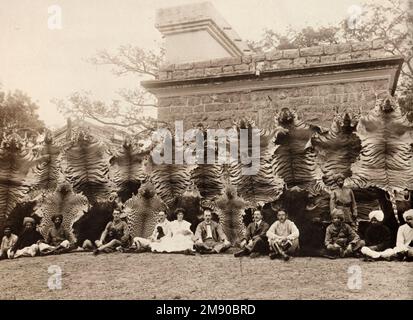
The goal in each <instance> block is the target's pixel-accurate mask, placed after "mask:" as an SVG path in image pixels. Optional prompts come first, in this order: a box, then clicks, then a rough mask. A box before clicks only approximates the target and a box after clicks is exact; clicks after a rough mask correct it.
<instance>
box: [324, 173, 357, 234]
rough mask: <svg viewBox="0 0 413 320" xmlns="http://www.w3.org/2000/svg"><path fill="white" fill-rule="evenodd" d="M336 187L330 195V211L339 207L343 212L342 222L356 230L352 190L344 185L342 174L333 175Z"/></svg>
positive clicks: (355, 206)
mask: <svg viewBox="0 0 413 320" xmlns="http://www.w3.org/2000/svg"><path fill="white" fill-rule="evenodd" d="M335 182H336V185H337V188H336V189H334V190H333V191H332V192H331V195H330V213H331V214H332V213H333V211H334V210H335V209H340V210H341V211H342V212H343V214H344V222H345V223H347V224H349V225H350V226H351V227H352V228H353V229H354V230H357V204H356V199H355V197H354V193H353V190H351V189H350V188H347V187H345V186H344V176H343V175H342V174H337V175H336V176H335Z"/></svg>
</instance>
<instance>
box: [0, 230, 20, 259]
mask: <svg viewBox="0 0 413 320" xmlns="http://www.w3.org/2000/svg"><path fill="white" fill-rule="evenodd" d="M3 233H4V236H3V238H2V239H1V245H0V260H1V259H7V251H8V250H9V249H11V248H12V247H13V246H14V244H15V243H16V242H17V236H16V235H15V234H13V233H12V232H11V226H9V225H6V226H5V227H4V231H3Z"/></svg>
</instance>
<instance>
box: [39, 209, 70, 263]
mask: <svg viewBox="0 0 413 320" xmlns="http://www.w3.org/2000/svg"><path fill="white" fill-rule="evenodd" d="M51 219H52V222H53V226H52V227H50V229H49V230H48V231H47V235H46V243H43V242H41V243H39V250H40V254H41V255H48V254H59V253H64V252H68V251H69V250H70V249H72V248H73V243H74V240H73V237H72V235H71V234H70V232H68V231H67V230H66V229H65V228H64V227H63V226H62V223H63V215H62V214H60V213H59V214H54V215H53V216H52V218H51Z"/></svg>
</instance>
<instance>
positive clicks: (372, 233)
mask: <svg viewBox="0 0 413 320" xmlns="http://www.w3.org/2000/svg"><path fill="white" fill-rule="evenodd" d="M369 219H370V223H369V226H368V227H367V229H366V232H365V236H364V241H365V243H366V246H365V247H363V248H361V253H363V254H364V255H365V256H366V258H367V259H369V258H372V259H377V258H379V257H380V253H379V252H380V251H383V250H386V249H388V248H390V247H391V234H390V230H389V228H387V227H386V226H385V225H383V224H382V221H383V219H384V213H383V211H381V210H374V211H372V212H370V213H369Z"/></svg>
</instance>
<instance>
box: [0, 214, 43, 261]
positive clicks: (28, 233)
mask: <svg viewBox="0 0 413 320" xmlns="http://www.w3.org/2000/svg"><path fill="white" fill-rule="evenodd" d="M23 227H24V230H23V231H22V233H21V234H20V235H19V237H18V239H17V241H16V243H15V244H14V246H13V247H12V248H11V249H9V251H8V252H7V256H8V257H9V258H10V259H13V258H18V257H34V256H35V255H37V253H38V252H39V243H40V242H41V241H44V239H43V237H42V235H41V234H40V233H39V232H38V231H37V230H36V221H35V220H34V219H33V218H32V217H25V218H24V219H23Z"/></svg>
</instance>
